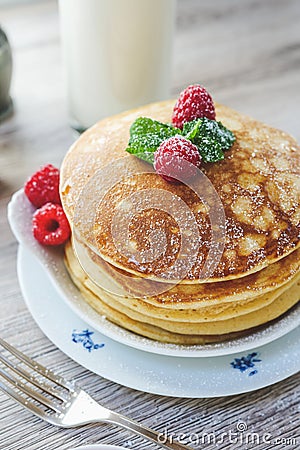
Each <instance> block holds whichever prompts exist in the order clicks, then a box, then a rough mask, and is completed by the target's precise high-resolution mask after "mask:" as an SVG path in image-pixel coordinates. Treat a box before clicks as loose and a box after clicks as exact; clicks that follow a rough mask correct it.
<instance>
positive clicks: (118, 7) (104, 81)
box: [59, 0, 176, 131]
mask: <svg viewBox="0 0 300 450" xmlns="http://www.w3.org/2000/svg"><path fill="white" fill-rule="evenodd" d="M175 6H176V1H175V0H60V2H59V8H60V21H61V37H62V44H63V58H64V65H65V69H66V81H67V90H68V95H67V96H68V108H69V114H70V118H71V125H72V126H73V127H74V128H76V129H77V130H79V131H82V130H84V129H86V128H88V127H89V126H91V125H92V124H94V123H95V122H96V121H98V120H99V119H101V118H103V117H106V116H110V115H112V114H116V113H118V112H120V111H124V110H127V109H130V108H134V107H137V106H139V105H143V104H147V103H149V102H152V101H157V100H163V99H166V98H168V97H169V83H170V72H171V54H172V37H173V26H174V12H175Z"/></svg>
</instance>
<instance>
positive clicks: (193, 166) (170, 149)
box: [154, 136, 201, 182]
mask: <svg viewBox="0 0 300 450" xmlns="http://www.w3.org/2000/svg"><path fill="white" fill-rule="evenodd" d="M200 163H201V156H200V154H199V151H198V149H197V147H196V145H194V144H193V143H192V142H191V141H189V140H187V139H185V138H184V137H182V136H173V137H171V138H169V139H167V140H165V141H163V142H162V143H161V144H160V146H159V147H158V149H157V150H156V152H155V153H154V168H155V170H156V172H157V173H158V174H159V175H161V176H162V178H164V180H166V181H173V182H176V181H178V179H179V180H182V179H184V180H188V179H189V178H192V177H194V176H195V175H196V174H197V167H199V166H200ZM170 175H172V176H170Z"/></svg>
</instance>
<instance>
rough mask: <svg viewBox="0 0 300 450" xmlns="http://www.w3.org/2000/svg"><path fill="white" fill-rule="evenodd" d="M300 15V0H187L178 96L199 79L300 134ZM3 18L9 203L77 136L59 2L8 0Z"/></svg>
mask: <svg viewBox="0 0 300 450" xmlns="http://www.w3.org/2000/svg"><path fill="white" fill-rule="evenodd" d="M62 1H64V0H62ZM142 1H143V0H142ZM174 2H175V0H174ZM299 23H300V2H299V0H265V1H263V2H262V1H260V0H213V1H211V0H178V1H177V5H176V23H175V33H174V45H173V51H172V61H173V62H172V67H171V94H172V96H174V97H176V96H177V94H178V93H179V92H180V91H181V90H182V89H183V88H184V87H186V86H187V85H188V84H191V83H195V82H198V83H200V84H203V85H204V86H205V87H206V88H207V89H208V90H209V92H210V93H211V94H212V96H213V98H214V100H215V101H217V102H222V103H225V104H227V105H229V106H231V107H233V108H236V109H238V110H239V111H241V112H243V113H246V114H249V115H251V116H255V117H256V118H257V119H259V120H262V121H265V122H267V123H269V124H271V125H274V126H276V127H279V128H282V129H284V130H285V131H287V132H290V133H292V134H293V135H295V137H296V138H298V140H300V127H299V125H298V122H299V104H300V27H299ZM0 26H1V27H2V28H3V30H4V31H5V32H6V34H7V36H8V39H9V41H10V44H11V48H12V56H13V76H12V85H11V96H12V98H13V102H14V114H13V116H11V118H9V119H7V120H5V121H3V122H1V123H0V180H1V187H0V195H1V202H3V201H4V202H5V203H6V202H7V200H8V198H9V196H10V195H11V193H12V192H13V191H14V190H16V189H18V188H19V187H20V186H21V185H22V184H23V182H24V180H25V179H26V177H27V176H28V175H30V174H31V173H33V172H34V171H35V170H36V169H37V168H38V167H39V166H40V165H42V164H44V163H47V162H51V163H53V164H56V165H59V164H60V161H61V159H62V158H63V156H64V154H65V152H66V151H67V149H68V147H69V146H70V144H71V143H72V142H73V141H74V139H75V137H76V136H75V134H74V132H73V131H72V130H71V128H70V126H69V118H68V113H67V106H66V85H65V80H64V75H63V69H62V51H61V42H60V30H59V13H58V3H57V1H56V0H36V1H26V0H19V1H14V0H0ZM153 33H154V34H155V30H153Z"/></svg>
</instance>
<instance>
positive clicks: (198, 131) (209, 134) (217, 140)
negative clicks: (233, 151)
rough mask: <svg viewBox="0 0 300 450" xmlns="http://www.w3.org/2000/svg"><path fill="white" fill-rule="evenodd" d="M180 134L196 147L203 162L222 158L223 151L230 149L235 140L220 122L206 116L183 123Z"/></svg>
mask: <svg viewBox="0 0 300 450" xmlns="http://www.w3.org/2000/svg"><path fill="white" fill-rule="evenodd" d="M182 134H183V136H184V137H185V138H186V139H189V140H190V141H192V142H193V143H194V144H195V145H196V146H197V147H198V150H199V153H200V155H201V156H202V159H203V161H204V162H217V161H220V160H222V159H224V151H225V150H228V149H230V147H231V146H232V144H233V143H234V141H235V136H234V134H233V133H232V131H230V130H228V129H227V128H226V127H225V126H224V125H223V124H222V123H221V122H216V121H215V120H210V119H207V118H206V117H203V118H201V119H197V120H192V121H191V122H187V123H185V124H184V126H183V130H182Z"/></svg>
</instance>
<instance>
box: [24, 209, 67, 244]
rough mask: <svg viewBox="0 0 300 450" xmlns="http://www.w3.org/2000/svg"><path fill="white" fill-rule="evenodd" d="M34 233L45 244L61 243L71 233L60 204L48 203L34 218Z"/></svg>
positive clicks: (38, 210)
mask: <svg viewBox="0 0 300 450" xmlns="http://www.w3.org/2000/svg"><path fill="white" fill-rule="evenodd" d="M32 229H33V235H34V237H35V238H36V240H37V241H38V242H39V243H40V244H43V245H61V244H63V243H64V242H66V241H67V240H68V239H69V237H70V234H71V229H70V225H69V222H68V219H67V216H66V215H65V213H64V210H63V209H62V207H61V206H60V205H55V204H53V203H46V205H44V206H42V207H41V208H40V209H37V210H36V211H35V213H34V215H33V219H32Z"/></svg>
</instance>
